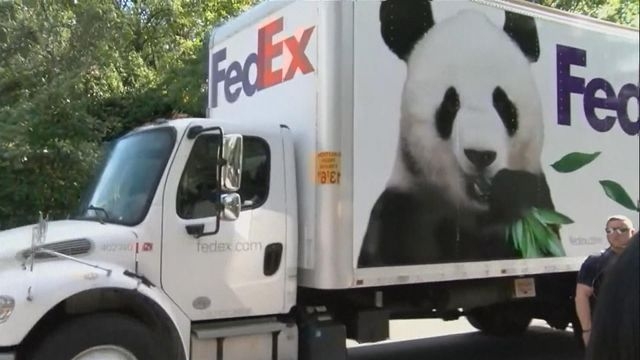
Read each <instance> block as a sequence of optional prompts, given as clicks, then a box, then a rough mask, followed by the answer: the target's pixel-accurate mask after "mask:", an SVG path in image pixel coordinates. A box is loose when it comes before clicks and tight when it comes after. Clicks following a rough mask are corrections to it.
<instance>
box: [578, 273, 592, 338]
mask: <svg viewBox="0 0 640 360" xmlns="http://www.w3.org/2000/svg"><path fill="white" fill-rule="evenodd" d="M591 295H593V288H592V287H591V286H587V285H585V284H581V283H578V285H576V297H575V300H576V314H577V315H578V320H580V325H581V326H582V340H583V341H584V344H585V346H586V345H587V343H588V342H589V335H590V333H591V304H590V303H589V298H590V297H591Z"/></svg>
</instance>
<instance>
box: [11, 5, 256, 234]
mask: <svg viewBox="0 0 640 360" xmlns="http://www.w3.org/2000/svg"><path fill="white" fill-rule="evenodd" d="M254 2H255V0H228V1H219V0H206V1H204V0H202V1H189V0H174V1H163V0H112V1H103V0H82V1H80V0H59V1H43V0H24V1H11V2H5V1H2V2H0V54H2V56H0V174H1V176H0V229H2V228H8V227H12V226H16V225H21V224H26V223H30V222H32V221H34V220H35V217H36V216H37V211H39V210H40V211H44V212H47V213H50V214H51V216H52V217H54V218H59V217H64V216H65V215H66V214H67V213H68V209H71V208H72V207H73V206H74V205H75V204H76V203H77V200H78V198H79V193H80V191H81V189H82V188H83V187H84V185H85V183H86V181H87V178H88V175H89V174H90V173H91V172H92V168H93V166H94V164H95V163H96V159H97V158H98V156H99V153H100V151H99V150H100V146H101V143H102V142H103V141H104V140H105V139H109V138H112V137H113V136H115V135H117V134H119V133H121V132H123V131H126V130H128V129H131V128H132V127H135V126H137V125H139V124H142V123H145V122H147V121H149V120H152V119H154V118H157V117H162V116H170V115H171V114H172V113H183V112H186V113H190V114H193V115H202V113H203V112H204V106H203V104H202V98H203V93H204V89H205V88H204V86H203V85H204V81H205V78H204V65H203V62H204V61H205V59H204V58H203V56H202V49H203V47H204V48H206V46H207V40H208V38H207V36H206V31H207V30H208V29H209V28H210V27H211V26H212V25H213V24H214V23H216V22H220V21H223V20H225V19H228V18H229V17H231V16H234V15H235V14H237V13H238V12H240V11H242V10H244V9H245V8H247V7H249V6H251V5H253V4H254Z"/></svg>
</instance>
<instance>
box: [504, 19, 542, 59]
mask: <svg viewBox="0 0 640 360" xmlns="http://www.w3.org/2000/svg"><path fill="white" fill-rule="evenodd" d="M503 29H504V31H505V32H506V33H507V35H509V37H511V39H512V40H513V41H515V43H516V44H518V47H519V48H520V50H522V52H523V53H524V55H525V56H526V57H527V59H529V61H530V62H536V61H538V58H539V57H540V44H539V42H538V30H537V28H536V22H535V20H534V19H533V17H531V16H528V15H522V14H516V13H513V12H511V11H507V12H506V13H505V17H504V27H503Z"/></svg>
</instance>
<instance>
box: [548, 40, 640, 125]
mask: <svg viewBox="0 0 640 360" xmlns="http://www.w3.org/2000/svg"><path fill="white" fill-rule="evenodd" d="M556 54H557V81H558V83H557V89H558V124H559V125H571V94H581V95H582V97H583V98H582V104H583V110H584V115H585V117H586V119H587V121H588V122H589V125H591V127H592V128H593V129H594V130H596V131H599V132H607V131H609V130H611V128H612V127H613V126H614V125H615V123H616V122H618V123H619V124H620V127H621V128H622V130H623V131H624V132H625V133H627V134H628V135H632V136H633V135H638V132H640V118H639V117H636V118H635V119H632V118H631V117H630V116H629V103H630V102H631V101H633V100H632V99H635V102H636V104H638V103H639V102H640V90H639V88H638V85H637V84H633V83H628V84H624V85H623V86H622V87H621V88H620V89H619V90H618V91H616V89H614V88H613V85H611V83H610V82H608V81H607V80H606V79H603V78H595V79H591V80H589V81H588V82H587V80H586V79H584V78H582V77H579V76H575V75H572V74H571V65H576V66H582V67H586V66H587V51H586V50H583V49H578V48H573V47H569V46H563V45H557V47H556ZM596 109H600V110H601V111H602V110H607V112H606V116H602V117H599V116H598V115H597V114H596Z"/></svg>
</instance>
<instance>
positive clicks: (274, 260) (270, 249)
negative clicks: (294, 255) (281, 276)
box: [263, 243, 283, 276]
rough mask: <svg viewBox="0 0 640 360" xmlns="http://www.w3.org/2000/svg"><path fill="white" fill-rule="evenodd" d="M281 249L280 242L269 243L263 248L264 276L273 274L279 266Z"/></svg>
mask: <svg viewBox="0 0 640 360" xmlns="http://www.w3.org/2000/svg"><path fill="white" fill-rule="evenodd" d="M282 249H283V246H282V244H281V243H273V244H269V245H267V247H266V248H265V249H264V266H263V272H264V275H265V276H271V275H273V274H275V273H276V272H277V271H278V269H279V268H280V262H281V261H282Z"/></svg>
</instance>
